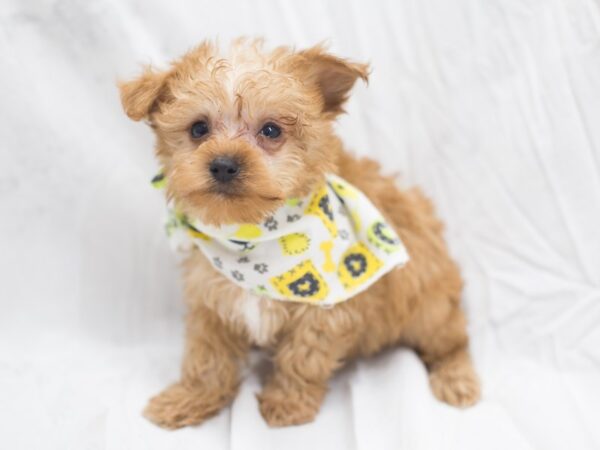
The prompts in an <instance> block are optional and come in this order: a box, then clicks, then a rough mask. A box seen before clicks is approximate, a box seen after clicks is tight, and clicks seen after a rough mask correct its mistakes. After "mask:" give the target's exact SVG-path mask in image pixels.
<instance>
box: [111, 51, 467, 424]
mask: <svg viewBox="0 0 600 450" xmlns="http://www.w3.org/2000/svg"><path fill="white" fill-rule="evenodd" d="M367 77H368V67H367V66H366V65H364V64H358V63H355V62H351V61H348V60H345V59H341V58H338V57H335V56H332V55H330V54H328V53H327V52H326V51H325V49H324V48H322V47H320V46H317V47H314V48H311V49H308V50H304V51H295V50H294V49H291V48H288V47H279V48H276V49H274V50H271V51H266V50H264V49H263V46H262V44H261V42H260V41H249V40H238V41H236V42H234V43H233V44H232V45H231V46H230V47H229V48H228V49H227V50H226V51H221V50H220V49H219V48H217V47H216V46H215V45H213V44H211V43H208V42H205V43H203V44H201V45H200V46H198V47H197V48H195V49H193V50H192V51H190V52H188V53H187V54H186V55H184V56H183V57H182V58H181V59H179V60H176V61H175V62H173V63H172V64H171V66H170V68H168V69H167V70H164V71H157V70H154V69H152V68H147V69H145V71H144V73H143V74H142V75H141V76H139V77H138V78H136V79H134V80H132V81H129V82H126V83H122V84H120V90H121V99H122V103H123V107H124V109H125V112H126V113H127V115H128V116H129V117H130V118H131V119H133V120H142V119H145V120H146V121H147V122H148V124H149V125H150V127H151V128H152V130H153V131H154V133H155V134H156V155H157V157H158V160H159V162H160V164H161V166H162V168H163V171H162V174H161V175H160V176H159V177H158V178H157V179H156V181H157V183H158V182H161V181H162V183H163V184H165V189H166V196H167V198H168V200H169V207H170V210H171V215H170V220H169V224H168V229H169V233H170V234H171V235H172V236H178V237H179V238H181V237H183V238H184V241H185V242H184V241H182V242H184V243H183V244H182V248H184V249H185V251H186V252H187V256H186V262H185V264H184V280H185V293H186V302H187V307H188V315H187V331H186V348H185V356H184V360H183V365H182V371H181V379H180V381H178V382H177V383H175V384H173V385H172V386H170V387H168V388H167V389H166V390H164V391H163V392H162V393H160V394H158V395H157V396H156V397H154V398H152V399H151V400H150V402H149V404H148V406H147V407H146V410H145V415H146V416H147V417H148V418H149V419H150V420H152V421H153V422H155V423H157V424H158V425H161V426H163V427H166V428H178V427H182V426H186V425H194V424H199V423H201V422H202V421H203V420H205V419H206V418H208V417H210V416H211V415H213V414H215V413H217V412H218V411H219V410H220V409H221V408H223V407H224V406H226V405H227V404H229V403H230V402H231V401H232V399H233V398H234V396H235V395H236V391H237V389H238V386H239V384H240V368H241V366H242V365H243V363H244V359H245V356H246V354H247V352H248V350H249V348H250V347H251V346H260V347H262V348H264V349H266V350H267V351H268V352H270V354H272V357H273V363H274V369H273V372H272V374H271V376H270V378H269V379H268V381H267V382H266V384H265V386H264V387H263V390H262V392H261V393H260V394H258V401H259V407H260V411H261V413H262V415H263V417H264V418H265V420H266V421H267V422H268V424H269V425H272V426H285V425H294V424H301V423H305V422H309V421H311V420H313V419H314V418H315V416H316V415H317V413H318V411H319V407H320V405H321V403H322V401H323V398H324V396H325V393H326V391H327V384H328V380H329V378H330V377H331V376H332V374H333V372H334V371H335V370H336V369H338V368H339V367H340V366H341V365H342V364H343V363H344V362H345V361H347V360H349V359H350V358H354V357H357V356H362V355H372V354H374V353H376V352H378V351H380V350H381V349H383V348H385V347H389V346H392V345H408V346H410V347H412V348H414V349H415V350H416V351H417V352H418V354H419V355H420V356H421V358H422V360H423V361H424V363H425V364H426V366H427V368H428V370H429V379H430V383H431V388H432V390H433V393H434V394H435V396H436V397H437V398H439V399H440V400H442V401H444V402H447V403H449V404H451V405H456V406H460V407H465V406H469V405H472V404H473V403H475V402H476V401H477V400H478V398H479V382H478V378H477V376H476V374H475V372H474V370H473V367H472V364H471V361H470V357H469V353H468V348H467V347H468V337H467V334H466V327H465V318H464V315H463V312H462V310H461V305H460V299H461V288H462V280H461V276H460V273H459V270H458V268H457V266H456V264H455V263H454V262H453V261H452V260H451V258H450V256H449V255H448V251H447V248H446V245H445V243H444V240H443V237H442V224H441V223H440V221H439V220H438V219H437V218H436V216H435V214H434V211H433V208H432V206H431V204H430V202H429V201H428V200H427V199H426V198H425V197H424V195H423V194H422V193H421V192H420V191H418V190H416V189H412V190H408V191H400V190H399V189H398V188H397V187H396V185H395V184H394V180H393V179H391V178H390V177H385V176H382V175H381V174H380V171H379V166H378V164H377V163H376V162H374V161H371V160H368V159H360V160H359V159H356V158H355V157H354V156H352V155H351V154H349V153H347V152H346V151H345V150H344V147H343V145H342V143H341V141H340V139H339V138H338V137H337V136H336V135H335V133H334V131H333V127H332V124H333V122H334V120H335V119H336V117H337V116H338V115H339V114H340V113H342V112H343V105H344V102H345V101H346V100H347V98H348V95H349V92H350V90H351V89H352V87H353V85H354V84H355V82H356V80H358V79H362V80H364V81H366V80H367ZM324 306H326V307H324Z"/></svg>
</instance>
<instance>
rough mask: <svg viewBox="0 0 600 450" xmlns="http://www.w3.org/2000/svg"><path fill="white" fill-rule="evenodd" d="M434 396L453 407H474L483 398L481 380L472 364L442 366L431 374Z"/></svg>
mask: <svg viewBox="0 0 600 450" xmlns="http://www.w3.org/2000/svg"><path fill="white" fill-rule="evenodd" d="M429 383H430V384H431V390H432V391H433V394H434V395H435V396H436V397H437V398H438V399H439V400H441V401H443V402H446V403H448V404H449V405H452V406H458V407H460V408H466V407H468V406H472V405H474V404H475V403H477V401H478V400H479V398H480V396H481V391H480V386H479V378H478V377H477V374H476V373H475V370H474V369H473V366H471V364H470V363H463V364H447V365H444V364H442V365H441V366H439V367H437V368H436V369H435V370H433V371H432V372H431V373H430V374H429Z"/></svg>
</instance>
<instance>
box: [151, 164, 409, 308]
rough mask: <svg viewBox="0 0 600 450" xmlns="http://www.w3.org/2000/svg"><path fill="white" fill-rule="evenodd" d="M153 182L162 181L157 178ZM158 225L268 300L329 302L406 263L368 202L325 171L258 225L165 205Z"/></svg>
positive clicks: (179, 244)
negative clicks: (163, 221) (213, 221)
mask: <svg viewBox="0 0 600 450" xmlns="http://www.w3.org/2000/svg"><path fill="white" fill-rule="evenodd" d="M153 184H154V185H155V186H157V187H162V186H164V184H165V179H164V176H163V175H157V176H156V177H155V178H154V180H153ZM166 228H167V234H168V236H169V238H170V241H171V243H172V244H173V246H174V247H175V248H176V249H179V250H186V249H190V248H191V247H192V246H196V247H197V248H198V249H200V250H201V251H202V253H204V255H205V256H206V257H207V258H208V259H209V261H211V263H212V265H213V266H214V267H215V269H217V270H218V271H219V272H221V273H222V274H223V275H224V276H225V277H227V278H228V279H230V280H231V281H232V282H234V283H235V284H237V285H239V286H240V287H242V288H244V289H247V290H249V291H251V292H253V293H255V294H256V295H259V296H265V297H269V298H271V299H276V300H284V301H297V302H304V303H311V304H318V305H322V306H331V305H334V304H336V303H339V302H343V301H345V300H348V299H350V298H352V297H353V296H355V295H356V294H358V293H359V292H361V291H363V290H365V289H366V288H368V287H369V286H371V285H372V284H373V283H374V282H375V281H377V280H378V279H379V278H381V277H382V276H383V275H385V274H386V273H388V272H389V271H390V270H392V269H393V268H395V267H397V266H400V265H404V264H405V263H406V262H407V261H408V260H409V256H408V253H407V252H406V248H405V247H404V245H403V244H402V241H401V240H400V238H399V237H398V235H397V234H396V232H395V231H394V230H393V229H392V227H391V226H390V225H389V224H388V223H387V222H386V220H385V219H384V217H383V215H382V214H381V213H380V212H379V211H378V210H377V208H376V207H375V206H374V205H373V204H372V203H371V201H370V200H369V199H368V198H367V197H366V196H365V195H364V194H363V193H362V192H361V191H359V190H358V189H357V188H355V187H354V186H352V185H351V184H350V183H348V182H346V181H344V180H343V179H342V178H340V177H338V176H336V175H333V174H330V175H327V176H326V182H325V183H324V184H323V185H322V186H320V187H319V188H318V189H316V190H315V191H314V192H312V193H311V194H310V195H308V196H306V197H303V198H289V199H287V201H286V202H285V204H284V205H283V206H281V207H280V208H279V209H277V210H276V211H275V213H274V214H273V215H271V216H269V217H267V218H266V219H265V220H264V222H262V223H260V224H252V223H241V224H232V225H224V226H221V227H215V226H211V225H208V224H204V223H202V222H199V221H197V220H193V219H191V218H188V217H186V216H185V215H183V214H181V213H180V212H178V211H177V209H176V208H175V207H174V205H172V204H171V205H169V217H168V221H167V226H166Z"/></svg>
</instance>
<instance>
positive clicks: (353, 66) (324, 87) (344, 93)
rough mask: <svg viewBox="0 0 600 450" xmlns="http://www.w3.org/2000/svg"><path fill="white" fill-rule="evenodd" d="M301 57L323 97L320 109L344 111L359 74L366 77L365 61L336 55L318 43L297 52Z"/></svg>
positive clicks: (362, 77) (309, 77)
mask: <svg viewBox="0 0 600 450" xmlns="http://www.w3.org/2000/svg"><path fill="white" fill-rule="evenodd" d="M299 55H300V56H301V57H302V58H304V60H305V61H304V63H305V67H304V69H305V71H306V73H307V76H308V79H309V81H312V82H314V83H316V85H317V86H318V88H319V91H320V93H321V96H322V98H323V112H327V113H332V114H333V115H334V116H336V115H338V114H340V113H342V112H344V109H343V105H344V103H345V102H346V100H348V97H349V94H350V90H351V89H352V87H353V86H354V83H355V82H356V80H358V79H359V78H360V79H361V80H363V81H364V82H365V83H366V82H368V81H369V65H368V64H361V63H356V62H353V61H349V60H347V59H342V58H338V57H337V56H333V55H331V54H329V53H327V51H326V49H325V48H324V47H323V46H321V45H318V46H316V47H313V48H310V49H308V50H303V51H301V52H299Z"/></svg>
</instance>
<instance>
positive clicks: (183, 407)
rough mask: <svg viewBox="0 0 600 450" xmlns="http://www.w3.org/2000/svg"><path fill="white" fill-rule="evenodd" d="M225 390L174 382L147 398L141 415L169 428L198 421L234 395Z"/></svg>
mask: <svg viewBox="0 0 600 450" xmlns="http://www.w3.org/2000/svg"><path fill="white" fill-rule="evenodd" d="M225 394H226V393H223V392H218V388H216V389H212V390H211V389H203V388H200V387H189V386H185V385H183V384H182V383H175V384H173V385H172V386H170V387H168V388H167V389H165V390H164V391H162V392H161V393H160V394H158V395H156V396H155V397H152V398H151V399H150V401H149V402H148V405H147V406H146V408H145V409H144V416H145V417H146V418H147V419H149V420H150V421H152V422H154V423H155V424H156V425H159V426H161V427H163V428H168V429H172V430H174V429H177V428H181V427H185V426H188V425H197V424H199V423H201V422H203V421H204V420H205V419H207V418H208V417H210V416H212V415H214V414H216V413H217V412H218V411H219V410H220V409H221V408H222V407H223V406H224V405H225V404H226V403H227V402H228V401H229V400H230V398H231V397H232V396H233V395H225ZM230 394H232V393H230Z"/></svg>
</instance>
